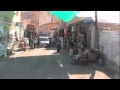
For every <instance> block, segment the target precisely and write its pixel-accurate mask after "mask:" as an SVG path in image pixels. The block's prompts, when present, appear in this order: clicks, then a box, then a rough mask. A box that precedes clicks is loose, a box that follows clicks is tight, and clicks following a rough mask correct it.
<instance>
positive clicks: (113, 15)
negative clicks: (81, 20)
mask: <svg viewBox="0 0 120 90" xmlns="http://www.w3.org/2000/svg"><path fill="white" fill-rule="evenodd" d="M97 13H98V21H99V20H100V19H101V20H105V21H108V22H110V23H120V11H97ZM77 16H79V17H92V18H93V19H94V20H95V11H80V13H79V14H78V15H77Z"/></svg>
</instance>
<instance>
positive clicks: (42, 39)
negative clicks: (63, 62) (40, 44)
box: [40, 38, 49, 41]
mask: <svg viewBox="0 0 120 90" xmlns="http://www.w3.org/2000/svg"><path fill="white" fill-rule="evenodd" d="M48 40H49V39H48V38H40V41H48Z"/></svg>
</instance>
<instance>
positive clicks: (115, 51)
mask: <svg viewBox="0 0 120 90" xmlns="http://www.w3.org/2000/svg"><path fill="white" fill-rule="evenodd" d="M99 36H100V37H99V45H100V46H102V47H103V54H104V55H105V56H106V65H108V66H110V67H111V68H113V69H116V70H119V66H120V64H119V63H120V58H119V55H120V31H111V32H102V31H100V34H99Z"/></svg>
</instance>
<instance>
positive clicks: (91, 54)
mask: <svg viewBox="0 0 120 90" xmlns="http://www.w3.org/2000/svg"><path fill="white" fill-rule="evenodd" d="M97 59H98V53H97V52H88V61H90V62H96V60H97Z"/></svg>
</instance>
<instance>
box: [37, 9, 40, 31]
mask: <svg viewBox="0 0 120 90" xmlns="http://www.w3.org/2000/svg"><path fill="white" fill-rule="evenodd" d="M39 15H40V14H39V11H38V30H37V33H38V32H39Z"/></svg>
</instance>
